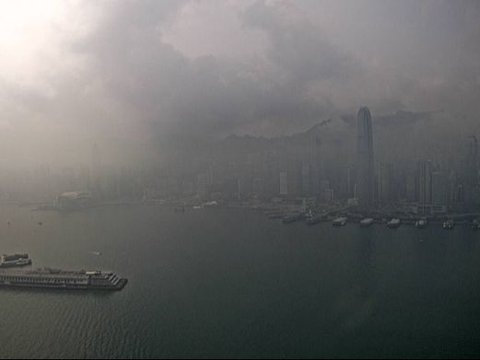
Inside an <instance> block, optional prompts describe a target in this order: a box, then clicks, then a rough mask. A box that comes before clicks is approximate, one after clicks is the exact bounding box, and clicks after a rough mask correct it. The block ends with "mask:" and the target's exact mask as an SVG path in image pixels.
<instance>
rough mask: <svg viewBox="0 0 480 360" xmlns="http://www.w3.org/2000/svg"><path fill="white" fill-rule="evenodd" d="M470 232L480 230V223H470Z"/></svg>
mask: <svg viewBox="0 0 480 360" xmlns="http://www.w3.org/2000/svg"><path fill="white" fill-rule="evenodd" d="M471 227H472V230H479V229H480V222H479V221H478V220H477V219H474V220H473V221H472V225H471Z"/></svg>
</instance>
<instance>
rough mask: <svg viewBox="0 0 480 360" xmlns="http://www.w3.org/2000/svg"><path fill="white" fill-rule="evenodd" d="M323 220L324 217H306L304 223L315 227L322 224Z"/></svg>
mask: <svg viewBox="0 0 480 360" xmlns="http://www.w3.org/2000/svg"><path fill="white" fill-rule="evenodd" d="M323 219H324V217H322V216H320V215H317V216H311V217H308V218H307V220H306V221H305V222H306V223H307V225H315V224H318V223H320V222H322V220H323Z"/></svg>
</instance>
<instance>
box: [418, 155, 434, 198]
mask: <svg viewBox="0 0 480 360" xmlns="http://www.w3.org/2000/svg"><path fill="white" fill-rule="evenodd" d="M417 171H418V172H417V194H418V202H419V203H420V204H422V205H425V204H431V203H432V163H431V161H429V160H420V161H419V162H418V167H417Z"/></svg>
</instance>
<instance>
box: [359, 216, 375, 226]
mask: <svg viewBox="0 0 480 360" xmlns="http://www.w3.org/2000/svg"><path fill="white" fill-rule="evenodd" d="M372 224H373V219H372V218H365V219H362V220H360V226H361V227H367V226H370V225H372Z"/></svg>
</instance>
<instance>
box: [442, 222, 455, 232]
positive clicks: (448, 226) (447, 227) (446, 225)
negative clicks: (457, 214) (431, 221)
mask: <svg viewBox="0 0 480 360" xmlns="http://www.w3.org/2000/svg"><path fill="white" fill-rule="evenodd" d="M442 227H443V228H444V229H445V230H452V229H453V228H454V227H455V223H454V222H453V220H452V219H449V220H446V221H444V222H443V224H442Z"/></svg>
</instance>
